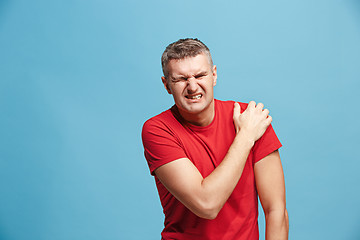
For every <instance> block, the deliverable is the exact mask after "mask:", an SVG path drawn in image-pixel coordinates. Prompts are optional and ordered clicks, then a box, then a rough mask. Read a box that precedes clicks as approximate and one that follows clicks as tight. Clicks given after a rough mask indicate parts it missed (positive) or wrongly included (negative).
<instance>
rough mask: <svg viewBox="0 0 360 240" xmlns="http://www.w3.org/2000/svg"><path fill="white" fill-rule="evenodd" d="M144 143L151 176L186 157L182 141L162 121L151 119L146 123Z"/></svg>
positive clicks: (143, 136)
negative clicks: (159, 169) (160, 168)
mask: <svg viewBox="0 0 360 240" xmlns="http://www.w3.org/2000/svg"><path fill="white" fill-rule="evenodd" d="M142 141H143V145H144V155H145V158H146V160H147V163H148V165H149V168H150V173H151V175H155V173H154V171H155V170H156V169H157V168H158V167H160V166H162V165H164V164H166V163H169V162H171V161H174V160H177V159H180V158H185V157H186V154H185V152H184V149H183V147H182V144H181V141H180V139H178V137H177V136H176V135H175V134H174V132H173V131H172V130H171V129H170V128H169V127H167V126H166V125H165V124H164V123H162V122H161V121H155V120H152V119H150V120H148V121H146V122H145V123H144V126H143V129H142Z"/></svg>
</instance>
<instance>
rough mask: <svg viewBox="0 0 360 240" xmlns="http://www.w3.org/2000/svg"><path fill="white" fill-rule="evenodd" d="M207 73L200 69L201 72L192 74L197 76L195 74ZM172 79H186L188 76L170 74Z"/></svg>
mask: <svg viewBox="0 0 360 240" xmlns="http://www.w3.org/2000/svg"><path fill="white" fill-rule="evenodd" d="M206 74H208V71H202V72H198V73H196V74H194V77H197V76H203V75H206ZM171 78H172V79H188V78H189V76H186V75H182V74H180V75H176V76H171Z"/></svg>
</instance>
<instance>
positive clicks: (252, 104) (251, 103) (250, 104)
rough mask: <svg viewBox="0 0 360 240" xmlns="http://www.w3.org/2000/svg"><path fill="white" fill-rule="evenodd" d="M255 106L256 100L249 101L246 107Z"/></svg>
mask: <svg viewBox="0 0 360 240" xmlns="http://www.w3.org/2000/svg"><path fill="white" fill-rule="evenodd" d="M255 106H256V102H254V101H250V102H249V105H248V107H247V108H255Z"/></svg>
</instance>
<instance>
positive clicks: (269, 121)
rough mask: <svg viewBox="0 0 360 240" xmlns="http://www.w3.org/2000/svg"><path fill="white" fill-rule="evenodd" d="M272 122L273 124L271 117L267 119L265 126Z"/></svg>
mask: <svg viewBox="0 0 360 240" xmlns="http://www.w3.org/2000/svg"><path fill="white" fill-rule="evenodd" d="M271 122H272V117H271V116H270V115H269V116H268V117H267V118H266V119H265V124H266V125H267V126H269V125H270V123H271Z"/></svg>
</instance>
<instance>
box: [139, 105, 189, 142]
mask: <svg viewBox="0 0 360 240" xmlns="http://www.w3.org/2000/svg"><path fill="white" fill-rule="evenodd" d="M181 131H183V126H182V124H181V123H180V122H179V121H178V119H177V118H176V117H175V116H174V115H173V112H172V108H170V109H168V110H166V111H164V112H162V113H160V114H158V115H156V116H154V117H152V118H150V119H148V120H147V121H146V122H145V123H144V124H143V128H142V138H143V140H145V139H147V138H153V137H160V136H161V137H164V136H173V137H174V136H177V135H178V133H179V132H181Z"/></svg>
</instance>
